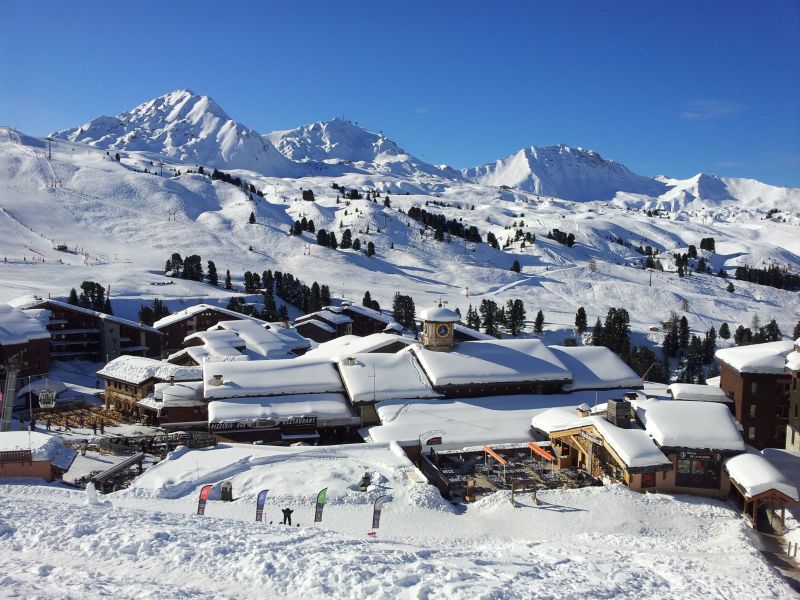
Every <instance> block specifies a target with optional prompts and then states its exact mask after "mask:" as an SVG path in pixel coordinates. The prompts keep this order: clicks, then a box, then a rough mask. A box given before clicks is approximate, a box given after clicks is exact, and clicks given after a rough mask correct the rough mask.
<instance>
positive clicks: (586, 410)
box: [575, 402, 592, 418]
mask: <svg viewBox="0 0 800 600" xmlns="http://www.w3.org/2000/svg"><path fill="white" fill-rule="evenodd" d="M575 411H576V412H577V413H578V416H579V417H581V418H583V417H588V416H589V415H591V414H592V409H591V407H590V406H589V405H588V404H586V403H585V402H584V403H583V404H581V405H580V406H578V407H577V408H576V409H575Z"/></svg>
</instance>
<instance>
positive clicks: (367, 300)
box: [361, 290, 372, 308]
mask: <svg viewBox="0 0 800 600" xmlns="http://www.w3.org/2000/svg"><path fill="white" fill-rule="evenodd" d="M361 306H366V307H367V308H372V295H371V294H370V293H369V290H367V291H366V292H364V297H363V298H362V299H361Z"/></svg>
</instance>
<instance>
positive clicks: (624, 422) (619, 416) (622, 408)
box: [606, 400, 631, 429]
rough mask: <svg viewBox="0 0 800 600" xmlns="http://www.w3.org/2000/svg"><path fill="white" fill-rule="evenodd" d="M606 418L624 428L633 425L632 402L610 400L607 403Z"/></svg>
mask: <svg viewBox="0 0 800 600" xmlns="http://www.w3.org/2000/svg"><path fill="white" fill-rule="evenodd" d="M606 420H607V421H608V422H609V423H613V424H614V425H616V426H617V427H620V428H622V429H628V428H629V427H630V425H631V403H630V402H629V401H628V400H609V401H608V404H607V405H606Z"/></svg>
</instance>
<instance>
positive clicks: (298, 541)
mask: <svg viewBox="0 0 800 600" xmlns="http://www.w3.org/2000/svg"><path fill="white" fill-rule="evenodd" d="M540 497H541V498H542V499H543V501H544V502H543V504H542V506H541V507H540V508H538V509H534V508H531V507H529V506H528V507H526V506H525V505H529V504H530V499H529V498H523V499H522V504H521V506H520V507H518V508H513V507H511V505H510V503H509V502H508V499H507V498H506V497H503V496H502V495H500V494H498V495H495V496H492V497H489V498H487V499H486V500H484V501H482V502H479V503H478V504H477V505H474V506H472V507H470V509H469V510H468V511H467V513H466V514H463V515H456V514H454V513H452V512H448V511H443V510H441V509H425V508H410V507H408V506H402V504H398V503H390V504H388V505H387V506H386V508H385V515H384V517H385V519H384V522H383V523H382V525H383V527H382V529H381V530H380V531H379V539H369V538H366V536H365V535H364V532H365V528H363V527H362V525H363V521H364V520H365V519H368V515H365V514H361V513H364V512H365V510H364V509H365V507H363V506H362V507H349V508H351V509H354V510H355V509H358V511H359V512H358V514H356V513H355V512H354V513H352V514H350V515H349V517H352V518H348V519H347V520H346V521H340V520H338V519H334V520H333V521H334V522H335V527H336V528H337V529H340V528H341V529H343V530H351V531H350V532H344V533H343V532H341V531H332V530H328V529H324V528H321V527H318V528H315V527H299V528H298V527H294V528H289V527H283V526H280V525H269V524H260V523H258V524H256V523H250V522H243V521H241V520H235V518H234V519H231V518H219V516H220V515H219V513H220V512H221V511H220V510H215V509H221V508H222V507H223V503H219V502H216V503H210V504H209V509H212V510H209V511H208V512H207V515H208V516H206V517H197V516H195V515H194V514H193V512H194V506H195V503H196V500H195V497H194V495H193V496H192V497H188V496H187V497H185V498H182V499H179V500H164V499H155V498H150V499H148V498H140V499H137V498H134V497H131V496H128V497H125V496H124V495H123V496H117V495H111V496H107V497H105V498H104V499H101V502H103V501H104V500H105V501H107V502H108V503H106V504H93V505H91V504H90V505H87V503H86V495H85V494H83V493H80V492H76V491H71V490H65V489H60V488H57V487H46V486H36V485H30V486H28V485H2V486H0V504H1V505H2V506H3V511H2V513H0V553H2V556H4V557H5V559H6V560H5V566H4V574H3V576H2V578H0V596H2V597H8V598H11V597H17V598H101V597H102V598H106V597H109V596H113V597H114V598H116V599H125V598H139V599H142V598H165V597H169V598H300V597H302V598H367V597H368V598H392V599H394V598H430V599H434V598H487V599H488V598H533V597H536V598H611V597H614V598H619V597H627V598H711V597H714V598H720V597H725V598H745V597H747V598H790V597H793V595H792V594H793V593H792V591H791V590H790V589H789V588H788V587H787V586H786V585H785V584H784V583H783V581H782V580H780V579H779V578H778V576H777V575H776V574H775V572H774V571H773V570H771V568H770V567H768V566H767V565H766V564H765V562H764V561H763V559H762V558H761V556H760V552H758V550H757V549H756V548H755V547H754V546H753V544H752V540H751V532H749V531H748V530H747V528H746V526H745V524H744V522H743V521H742V520H741V518H740V517H739V516H738V515H736V514H734V513H733V512H732V511H730V510H729V509H727V508H725V507H723V506H722V505H721V504H719V503H713V502H707V501H704V500H698V499H687V498H681V499H674V498H671V497H668V496H662V495H649V496H646V495H639V494H635V493H633V492H630V491H628V490H627V489H625V488H623V487H619V486H613V487H610V488H589V489H585V490H581V491H572V492H548V493H543V494H541V495H540ZM238 504H239V503H237V502H233V503H230V504H227V505H225V506H226V507H227V510H229V511H232V512H240V513H241V514H240V515H238V516H239V517H240V518H243V517H244V513H247V514H248V515H249V516H250V517H251V518H252V514H251V513H252V508H253V507H252V506H251V504H252V503H251V502H247V506H244V505H242V506H237V505H238ZM133 506H139V507H140V508H132V507H133ZM272 508H273V512H274V509H275V507H272ZM345 508H348V507H341V506H340V507H337V506H331V507H328V508H327V509H326V510H328V511H331V512H332V513H336V512H337V510H339V511H341V510H343V509H345ZM366 512H369V511H366ZM178 513H183V514H178ZM209 513H210V514H209ZM330 516H333V515H330ZM327 517H328V515H327V514H326V521H327V520H328V519H327ZM356 517H358V518H356ZM356 521H358V522H356ZM495 528H496V529H497V530H498V533H497V535H489V534H490V533H491V532H492V530H493V529H495ZM481 530H482V531H483V532H484V535H483V537H482V538H476V537H473V536H475V535H476V534H478V533H479V531H481ZM356 531H361V532H362V533H361V534H358V533H356ZM423 538H424V540H425V541H421V540H422V539H423Z"/></svg>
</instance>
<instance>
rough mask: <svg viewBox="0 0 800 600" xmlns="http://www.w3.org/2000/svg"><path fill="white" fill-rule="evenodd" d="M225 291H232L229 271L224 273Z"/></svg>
mask: <svg viewBox="0 0 800 600" xmlns="http://www.w3.org/2000/svg"><path fill="white" fill-rule="evenodd" d="M225 289H226V290H232V289H233V284H232V283H231V272H230V269H228V270H226V271H225Z"/></svg>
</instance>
